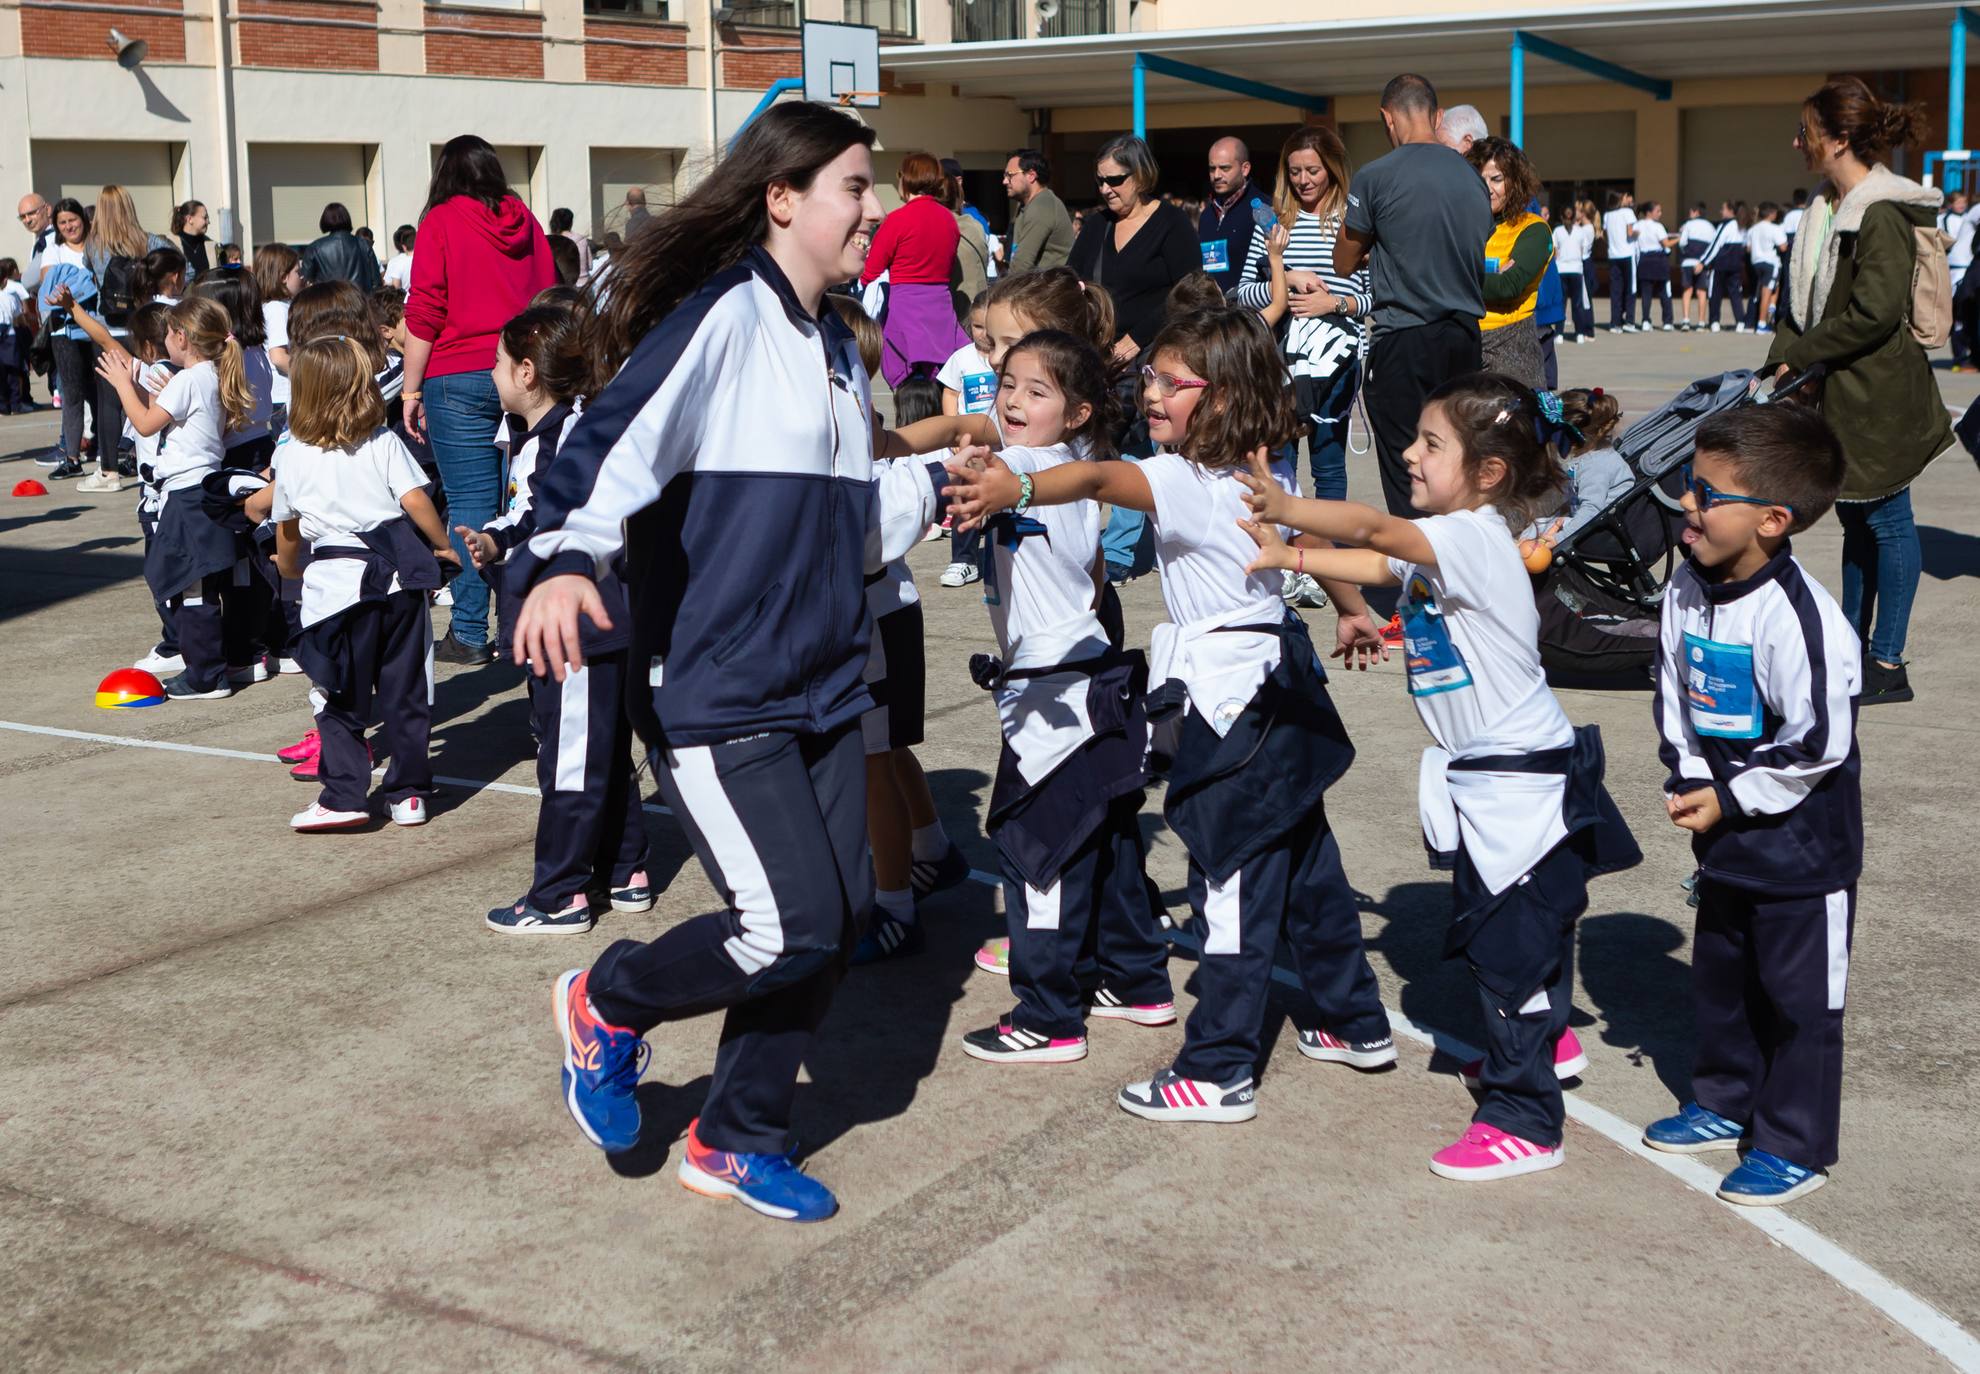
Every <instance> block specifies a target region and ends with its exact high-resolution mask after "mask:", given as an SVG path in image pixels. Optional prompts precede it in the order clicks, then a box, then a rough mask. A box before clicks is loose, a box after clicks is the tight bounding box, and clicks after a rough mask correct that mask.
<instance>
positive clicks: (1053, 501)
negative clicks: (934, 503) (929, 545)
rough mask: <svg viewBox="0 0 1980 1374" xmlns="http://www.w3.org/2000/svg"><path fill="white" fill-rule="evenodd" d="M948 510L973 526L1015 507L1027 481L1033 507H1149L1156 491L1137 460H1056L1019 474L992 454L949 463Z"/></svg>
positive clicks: (1143, 510)
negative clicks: (982, 460) (979, 461)
mask: <svg viewBox="0 0 1980 1374" xmlns="http://www.w3.org/2000/svg"><path fill="white" fill-rule="evenodd" d="M949 476H950V477H951V478H953V479H954V480H953V481H952V482H951V483H950V484H949V509H950V510H952V511H954V512H955V514H956V518H957V519H958V520H960V521H961V522H962V525H963V528H964V529H972V528H974V527H976V526H977V525H980V524H982V523H983V522H984V521H985V520H987V519H989V518H990V517H991V516H993V515H995V514H996V513H997V512H998V511H1003V510H1011V509H1013V508H1015V507H1016V505H1017V503H1018V499H1019V498H1020V497H1021V496H1022V495H1023V494H1024V482H1025V481H1026V480H1028V481H1029V482H1030V483H1031V501H1030V504H1031V505H1033V506H1066V505H1071V504H1072V503H1073V502H1074V501H1105V502H1106V503H1107V504H1108V505H1110V506H1126V507H1127V508H1128V509H1129V510H1138V511H1142V512H1152V511H1153V510H1154V509H1155V493H1154V492H1153V491H1152V490H1151V489H1150V488H1149V486H1148V478H1147V477H1146V476H1144V475H1143V473H1142V471H1141V468H1140V466H1139V465H1138V464H1135V463H1127V462H1122V461H1120V460H1118V459H1112V460H1109V461H1107V462H1103V463H1061V464H1059V465H1058V466H1057V467H1055V468H1049V469H1047V470H1046V471H1044V472H1035V473H1032V474H1030V475H1029V477H1028V478H1025V479H1021V478H1019V476H1018V475H1017V474H1016V473H1014V472H1012V471H1011V470H1010V469H1009V468H1007V467H1005V466H1004V464H1003V461H1002V460H1001V459H997V458H992V459H991V460H990V464H989V466H988V467H987V468H984V469H982V470H980V471H979V470H977V469H975V468H973V467H970V466H968V465H967V464H963V463H951V464H950V465H949Z"/></svg>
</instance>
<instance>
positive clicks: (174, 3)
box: [21, 0, 186, 62]
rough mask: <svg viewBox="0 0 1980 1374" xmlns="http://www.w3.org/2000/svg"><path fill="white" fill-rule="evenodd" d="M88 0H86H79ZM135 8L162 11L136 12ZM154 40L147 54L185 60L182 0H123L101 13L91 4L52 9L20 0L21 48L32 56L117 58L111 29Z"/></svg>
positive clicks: (79, 0)
mask: <svg viewBox="0 0 1980 1374" xmlns="http://www.w3.org/2000/svg"><path fill="white" fill-rule="evenodd" d="M77 3H79V4H80V3H83V0H77ZM132 9H146V10H156V11H157V14H155V15H152V14H131V13H129V11H130V10H132ZM113 28H114V29H121V30H122V31H123V32H124V34H125V35H126V36H128V37H131V38H142V39H143V40H144V41H145V42H146V43H147V44H149V45H150V52H149V54H148V58H147V60H149V61H152V62H183V61H185V60H186V21H185V17H184V11H183V8H182V7H181V5H180V0H118V4H117V5H116V6H115V7H110V8H106V9H104V10H103V11H102V12H100V13H91V12H90V11H89V10H86V9H59V10H58V9H49V8H47V7H45V6H41V5H37V4H35V0H21V51H22V52H23V53H25V54H26V55H27V56H29V57H96V58H101V59H102V60H103V61H105V62H114V61H116V59H117V54H116V52H115V51H114V50H113V49H112V48H111V46H110V44H109V42H108V41H107V40H108V38H109V34H110V30H111V29H113Z"/></svg>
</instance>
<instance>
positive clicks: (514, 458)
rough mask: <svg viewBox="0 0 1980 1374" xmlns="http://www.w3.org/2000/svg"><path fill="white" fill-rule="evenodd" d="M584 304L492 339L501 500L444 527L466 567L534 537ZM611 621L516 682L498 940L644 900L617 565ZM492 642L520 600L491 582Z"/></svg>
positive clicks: (539, 309)
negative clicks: (523, 733)
mask: <svg viewBox="0 0 1980 1374" xmlns="http://www.w3.org/2000/svg"><path fill="white" fill-rule="evenodd" d="M584 324H585V312H583V311H582V310H580V309H578V308H576V307H574V306H570V305H537V306H531V307H530V308H529V309H527V310H525V311H523V312H522V314H520V315H518V316H516V317H515V318H514V319H512V320H510V321H509V322H508V324H506V325H504V326H503V327H502V332H501V335H500V336H499V337H498V338H497V339H496V341H495V391H496V394H497V395H498V396H499V397H500V399H501V402H502V409H503V411H504V412H505V414H504V427H503V430H504V432H503V433H502V435H501V436H499V438H498V441H497V442H498V443H499V444H500V445H501V447H502V448H504V449H505V450H506V453H507V457H508V499H507V501H506V502H505V504H504V508H503V510H502V512H501V513H500V514H498V515H497V516H495V517H494V518H493V519H492V520H490V521H489V522H488V523H487V524H486V525H484V526H482V527H481V528H480V529H479V530H473V529H469V528H468V527H467V526H465V525H461V526H457V527H456V528H455V530H454V533H455V534H456V535H457V536H459V538H460V540H461V543H462V544H463V545H464V546H465V547H466V549H467V551H468V555H469V556H470V557H471V558H473V559H474V565H475V567H476V568H477V569H481V568H491V569H492V568H493V566H494V565H495V564H496V563H497V562H499V561H500V560H501V559H502V558H503V557H505V556H506V555H507V554H508V552H509V551H510V550H511V549H514V548H515V547H516V546H517V545H518V544H522V543H524V542H526V541H527V540H528V539H529V537H530V536H531V535H532V534H534V533H536V510H535V493H536V488H537V486H538V484H539V483H540V482H541V481H542V478H543V474H544V473H545V472H547V471H548V470H549V468H550V465H551V464H552V463H554V462H555V461H556V460H557V451H558V449H559V448H560V447H561V446H562V444H563V441H564V439H565V437H566V436H567V435H569V433H570V432H571V430H572V429H574V428H575V427H576V426H577V422H578V411H577V404H578V397H579V391H580V388H581V387H582V386H583V384H584V380H585V374H586V373H587V372H588V371H589V363H588V360H587V359H586V356H585V353H584V342H583V335H584ZM598 593H599V597H600V599H601V600H603V601H604V603H605V608H606V612H607V614H608V615H609V616H610V618H611V619H612V621H613V622H614V625H613V628H612V629H609V630H602V629H599V628H598V627H596V626H593V625H590V624H588V623H587V624H585V625H581V626H580V627H579V633H580V637H581V639H582V644H583V649H584V667H582V668H579V669H576V670H574V671H572V672H571V673H569V674H568V675H567V676H566V677H565V678H564V680H563V681H562V682H559V681H558V680H557V679H556V678H554V677H543V678H538V677H534V676H532V677H531V678H530V679H529V706H530V727H531V731H532V733H533V734H534V735H535V736H536V788H537V792H538V793H539V794H540V795H541V797H542V801H541V802H540V803H539V804H538V806H537V813H536V868H535V872H534V873H533V874H532V876H531V878H530V884H529V890H528V891H527V892H525V893H523V895H522V896H520V897H518V898H517V899H516V900H515V901H513V902H511V903H509V904H508V905H506V906H499V907H496V908H495V909H494V910H493V911H491V912H489V913H488V915H487V918H486V921H487V925H488V928H489V929H490V930H493V931H495V932H496V933H497V934H501V935H581V934H583V933H584V932H585V931H587V930H590V929H591V927H592V924H593V917H592V914H591V893H592V892H593V891H597V892H599V893H601V894H602V895H603V896H605V898H606V899H607V900H608V901H609V902H610V903H611V906H612V909H613V910H614V911H627V912H642V911H651V910H652V909H653V889H652V886H651V884H650V883H649V882H648V879H647V873H646V864H647V849H646V822H645V818H644V813H643V811H642V809H641V807H640V800H639V789H638V788H636V787H635V786H634V785H633V776H632V725H631V723H630V722H629V721H628V720H627V719H626V706H625V697H626V647H627V645H628V644H629V643H630V637H629V634H628V630H627V616H626V593H625V584H624V582H623V581H622V579H621V576H620V569H618V568H616V567H615V568H614V569H612V570H610V571H608V572H606V573H604V574H602V575H601V576H600V577H599V579H598ZM495 596H496V610H497V613H498V616H499V624H500V632H501V639H502V648H503V650H504V652H507V651H508V650H509V649H510V648H511V647H512V642H513V639H514V634H515V620H516V613H517V612H518V611H519V610H520V609H521V603H520V602H519V601H518V600H516V598H515V597H514V596H513V594H512V593H511V592H510V590H509V589H508V587H507V586H506V585H505V584H503V583H501V582H499V581H498V582H497V583H496V588H495Z"/></svg>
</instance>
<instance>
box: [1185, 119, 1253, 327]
mask: <svg viewBox="0 0 1980 1374" xmlns="http://www.w3.org/2000/svg"><path fill="white" fill-rule="evenodd" d="M1271 205H1272V202H1271V199H1270V197H1268V196H1267V195H1266V194H1265V193H1264V192H1263V191H1261V190H1259V189H1258V188H1257V187H1256V186H1253V185H1252V184H1251V152H1250V150H1249V149H1247V148H1246V147H1245V146H1244V142H1243V140H1241V139H1235V138H1220V139H1218V140H1217V141H1216V142H1215V143H1213V144H1211V145H1210V198H1209V199H1208V200H1206V201H1204V202H1203V218H1202V219H1201V220H1200V221H1199V222H1198V223H1197V226H1196V237H1197V239H1198V240H1199V241H1200V242H1201V243H1202V245H1203V270H1204V271H1205V272H1208V273H1209V274H1210V278H1211V280H1212V281H1214V282H1216V283H1217V285H1218V286H1219V287H1221V288H1222V289H1223V290H1225V291H1229V290H1230V289H1231V288H1232V287H1233V286H1236V285H1237V280H1238V277H1239V275H1240V274H1242V273H1243V271H1244V255H1245V254H1246V253H1247V252H1248V251H1250V248H1251V236H1252V235H1253V234H1254V233H1256V232H1257V230H1258V221H1257V219H1256V218H1255V217H1254V215H1255V207H1259V206H1263V207H1264V208H1266V209H1268V210H1269V209H1270V208H1271Z"/></svg>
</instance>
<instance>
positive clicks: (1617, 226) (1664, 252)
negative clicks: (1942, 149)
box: [1554, 190, 1970, 343]
mask: <svg viewBox="0 0 1980 1374" xmlns="http://www.w3.org/2000/svg"><path fill="white" fill-rule="evenodd" d="M1807 208H1808V193H1807V191H1805V190H1796V191H1795V192H1794V195H1793V197H1792V198H1791V199H1790V201H1789V203H1788V204H1787V205H1785V206H1783V205H1780V204H1777V203H1776V202H1774V201H1771V200H1763V201H1761V202H1760V204H1759V205H1758V207H1755V206H1752V205H1749V204H1748V203H1747V202H1745V201H1743V200H1724V201H1721V202H1719V206H1718V211H1717V213H1716V214H1713V213H1712V209H1711V206H1710V205H1709V204H1708V203H1707V202H1705V201H1702V200H1701V201H1694V202H1692V204H1691V205H1690V207H1689V214H1688V215H1687V217H1686V218H1685V219H1683V220H1682V221H1680V222H1679V223H1678V224H1677V225H1676V227H1675V228H1672V227H1670V226H1669V225H1667V224H1666V222H1665V219H1664V206H1663V204H1662V202H1660V201H1654V200H1652V201H1645V202H1644V203H1643V204H1641V205H1638V204H1637V203H1636V198H1635V197H1634V196H1633V195H1631V194H1630V193H1629V192H1627V191H1611V192H1610V193H1609V195H1608V206H1607V208H1606V209H1598V208H1597V207H1596V204H1595V202H1594V201H1592V200H1578V201H1575V202H1574V203H1573V204H1572V205H1571V206H1569V207H1568V208H1567V210H1566V211H1565V212H1564V213H1563V214H1562V215H1561V216H1560V218H1559V221H1558V222H1557V223H1556V224H1555V226H1554V263H1555V266H1556V267H1557V268H1558V270H1559V271H1560V274H1561V290H1562V294H1563V295H1564V296H1565V297H1566V299H1567V303H1568V315H1567V321H1566V327H1565V328H1564V329H1563V331H1562V337H1563V338H1565V339H1569V340H1572V341H1573V342H1576V343H1587V342H1588V341H1589V340H1590V339H1591V338H1593V337H1594V335H1595V309H1594V295H1595V292H1594V275H1595V270H1596V264H1597V261H1598V259H1597V257H1596V253H1595V249H1596V246H1597V242H1598V237H1599V242H1600V244H1601V246H1602V247H1603V249H1604V253H1605V259H1604V262H1605V266H1606V271H1607V273H1608V286H1609V328H1610V329H1611V330H1612V331H1614V332H1616V333H1623V334H1628V333H1645V334H1647V333H1649V332H1651V331H1652V330H1655V329H1657V328H1659V327H1660V325H1661V327H1662V328H1663V329H1664V330H1665V331H1667V332H1669V331H1688V330H1708V331H1710V332H1711V333H1714V334H1716V333H1718V332H1719V331H1720V330H1721V329H1724V328H1730V329H1731V330H1732V331H1733V332H1734V333H1738V334H1746V333H1757V334H1771V333H1772V332H1773V329H1774V321H1775V320H1776V318H1778V314H1777V312H1778V310H1779V309H1781V308H1783V307H1784V306H1785V302H1784V301H1783V299H1782V291H1783V289H1784V288H1785V286H1786V264H1787V262H1788V257H1789V254H1790V252H1791V251H1792V249H1793V247H1794V236H1795V234H1796V232H1797V231H1798V230H1799V229H1800V227H1801V219H1802V216H1803V215H1804V214H1805V213H1806V211H1807ZM1969 232H1970V231H1969ZM1727 306H1730V310H1729V311H1728V310H1727V309H1725V308H1724V307H1727ZM1653 312H1656V313H1657V314H1659V315H1660V317H1661V318H1653ZM1728 320H1729V321H1730V323H1729V324H1728V323H1727V321H1728Z"/></svg>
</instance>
